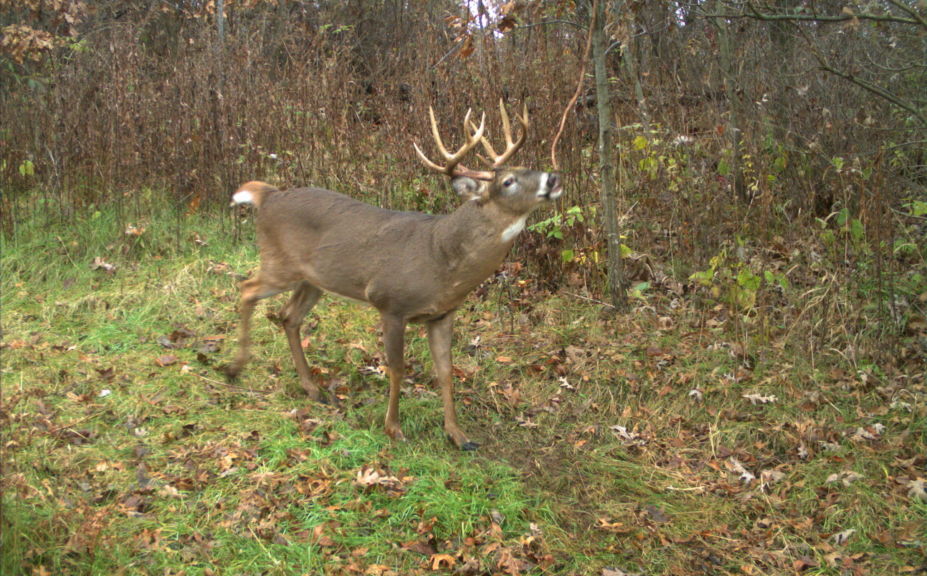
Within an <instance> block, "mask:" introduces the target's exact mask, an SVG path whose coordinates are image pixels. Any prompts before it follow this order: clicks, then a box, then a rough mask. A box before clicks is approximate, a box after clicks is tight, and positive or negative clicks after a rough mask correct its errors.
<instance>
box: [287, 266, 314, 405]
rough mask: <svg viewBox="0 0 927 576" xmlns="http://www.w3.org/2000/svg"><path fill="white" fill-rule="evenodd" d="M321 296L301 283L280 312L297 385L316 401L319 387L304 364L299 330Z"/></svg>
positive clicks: (304, 358)
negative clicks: (297, 380) (296, 376)
mask: <svg viewBox="0 0 927 576" xmlns="http://www.w3.org/2000/svg"><path fill="white" fill-rule="evenodd" d="M321 295H322V291H321V290H320V289H319V288H317V287H316V286H313V285H312V284H309V283H308V282H303V283H302V284H300V285H299V286H298V287H297V288H296V291H295V292H294V293H293V297H292V298H290V301H289V302H287V303H286V305H285V306H284V307H283V308H282V309H281V310H280V318H281V319H282V320H283V330H284V332H286V339H287V342H288V343H289V344H290V354H292V355H293V363H294V364H296V373H297V374H299V384H300V386H302V388H303V390H305V391H306V394H308V395H309V397H310V398H312V399H313V400H316V401H318V400H319V386H318V384H317V383H316V382H315V380H314V379H313V378H312V374H311V373H310V372H309V364H307V363H306V355H305V353H304V352H303V347H302V342H301V340H300V335H299V330H300V327H301V326H302V323H303V319H305V317H306V315H307V314H308V313H309V311H310V310H312V307H313V306H315V304H316V302H318V301H319V297H320V296H321Z"/></svg>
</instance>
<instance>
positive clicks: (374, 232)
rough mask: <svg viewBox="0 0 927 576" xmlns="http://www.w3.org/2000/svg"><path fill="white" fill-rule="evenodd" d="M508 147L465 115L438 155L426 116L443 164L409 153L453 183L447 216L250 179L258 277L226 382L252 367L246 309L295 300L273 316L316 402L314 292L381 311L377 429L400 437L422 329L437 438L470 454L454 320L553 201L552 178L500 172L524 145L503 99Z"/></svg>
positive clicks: (238, 198) (246, 200) (247, 191)
mask: <svg viewBox="0 0 927 576" xmlns="http://www.w3.org/2000/svg"><path fill="white" fill-rule="evenodd" d="M500 110H501V118H502V128H503V135H504V137H505V142H506V149H505V151H504V152H502V153H501V154H498V153H496V151H495V149H494V148H493V146H492V144H490V142H489V141H488V139H487V138H486V137H485V136H484V132H485V126H486V115H485V114H484V115H483V117H482V120H481V121H480V125H479V127H476V126H475V125H474V123H473V122H471V121H470V112H467V115H466V117H465V118H464V122H463V132H464V138H465V141H464V143H463V145H462V146H461V147H460V148H459V149H458V150H457V151H456V152H454V153H451V152H449V151H448V150H447V148H445V146H444V143H443V141H442V139H441V135H440V132H439V129H438V124H437V121H436V120H435V116H434V111H433V110H429V115H430V118H431V131H432V135H433V137H434V140H435V144H436V146H437V148H438V150H439V151H440V153H441V155H442V156H443V162H442V163H441V164H439V163H436V162H433V161H431V160H429V159H428V157H427V156H426V155H425V154H424V153H423V152H422V151H421V149H420V148H419V147H418V145H417V144H413V146H414V148H415V152H416V154H418V156H419V157H420V158H421V160H422V161H423V162H424V163H425V165H426V166H428V167H429V168H431V169H432V170H435V171H437V172H440V173H441V174H443V175H446V176H448V177H450V178H451V185H452V187H453V188H454V190H456V191H457V193H458V194H460V195H461V196H463V197H464V198H465V199H466V201H465V202H463V203H462V204H461V206H460V207H459V208H457V209H456V210H455V211H454V212H452V213H450V214H447V215H431V214H422V213H416V212H396V211H392V210H385V209H382V208H378V207H375V206H371V205H369V204H365V203H363V202H359V201H357V200H354V199H352V198H350V197H348V196H345V195H342V194H338V193H336V192H331V191H329V190H323V189H319V188H300V189H294V190H278V189H277V188H275V187H273V186H271V185H269V184H266V183H263V182H248V183H246V184H244V185H242V186H241V188H239V189H238V191H236V192H235V194H234V195H233V196H232V205H237V204H252V205H253V206H255V207H256V208H257V224H256V226H257V242H258V247H259V251H260V269H259V271H258V272H257V274H256V275H254V276H253V277H252V278H250V279H247V280H245V281H244V282H242V284H241V303H240V313H241V321H240V325H239V330H240V336H239V350H238V354H237V355H236V357H235V359H234V361H233V362H232V364H231V365H230V366H229V367H228V368H227V374H228V375H229V376H230V377H232V378H234V377H236V376H237V375H238V374H239V373H240V372H241V370H242V369H243V368H244V366H245V364H246V363H247V362H248V359H249V344H250V337H249V332H250V322H251V315H252V312H253V311H254V307H255V304H256V303H257V302H258V301H259V300H261V299H263V298H268V297H270V296H274V295H276V294H280V293H282V292H287V291H293V295H292V297H291V298H290V300H289V302H288V303H287V304H286V305H284V307H283V308H282V309H281V311H280V314H279V317H280V318H281V319H282V324H283V329H284V332H285V333H286V337H287V340H288V342H289V346H290V352H291V353H292V356H293V361H294V362H295V364H296V372H297V373H298V375H299V381H300V385H301V386H302V387H303V389H304V390H305V391H306V392H307V394H308V395H309V397H310V398H312V399H313V400H316V401H318V400H320V390H319V385H318V383H316V381H315V380H314V379H313V377H312V373H311V372H310V370H309V366H308V364H307V363H306V358H305V355H304V353H303V349H302V345H301V342H300V326H301V324H302V322H303V319H304V318H305V316H306V314H308V313H309V311H310V310H311V309H312V307H313V306H314V305H315V304H316V302H318V300H319V297H320V296H321V295H322V292H323V291H327V292H332V293H334V294H337V295H340V296H344V297H347V298H350V299H354V300H359V301H361V302H367V303H369V304H371V305H373V306H374V307H375V308H376V309H377V310H378V311H379V313H380V317H381V319H382V322H383V341H384V344H385V348H386V363H387V372H388V375H389V403H388V405H387V409H386V424H385V430H386V433H387V435H388V436H390V437H391V438H393V439H396V440H402V439H403V434H402V429H401V427H400V424H399V396H400V387H401V386H402V382H403V370H404V356H403V348H404V339H405V338H404V337H405V329H406V325H407V324H409V323H424V324H425V326H426V328H427V333H428V345H429V348H430V350H431V356H432V360H433V363H434V370H435V377H436V379H437V382H438V384H439V387H440V389H441V397H442V401H443V404H444V431H445V433H446V434H447V436H448V437H449V438H450V440H451V441H452V442H453V443H454V444H455V445H456V446H457V447H458V448H460V449H463V450H475V449H476V448H477V447H478V446H479V444H477V443H476V442H473V441H471V440H470V439H469V438H468V436H467V434H466V433H465V432H464V431H463V430H462V429H461V427H460V426H459V425H458V423H457V415H456V411H455V408H454V383H453V379H452V375H451V339H452V333H453V322H454V311H455V310H456V309H457V307H458V306H460V304H461V302H463V300H464V299H465V298H466V297H467V295H468V294H469V293H470V292H472V291H473V290H474V289H475V288H477V287H478V286H479V285H480V284H481V283H482V282H483V281H484V280H485V279H486V278H488V277H489V276H490V275H491V274H492V273H493V272H494V271H495V270H496V269H497V268H498V267H499V266H500V265H501V264H502V261H503V259H504V258H505V255H506V254H507V253H508V251H509V249H510V248H511V247H512V244H513V243H514V241H515V238H516V237H517V236H518V234H519V233H520V232H521V231H522V230H523V229H524V227H525V221H526V219H527V218H528V215H529V214H530V213H531V212H532V211H533V210H535V209H536V208H538V207H539V206H541V205H543V204H547V203H549V202H551V201H553V200H555V199H556V198H558V197H559V196H560V194H561V193H562V191H563V188H562V185H561V178H560V177H559V176H558V175H557V174H556V173H550V172H539V171H535V170H528V169H526V168H508V167H506V163H507V162H508V160H509V159H510V158H511V157H512V155H513V154H515V152H516V151H517V150H518V149H519V148H520V147H521V146H522V145H523V144H524V142H525V137H526V135H527V132H528V127H529V122H528V109H527V107H525V108H524V110H523V112H522V114H521V115H518V114H516V119H517V120H518V122H519V124H520V125H521V130H520V134H519V136H518V139H517V140H515V141H513V138H512V128H511V122H510V119H509V116H508V114H507V113H506V111H505V107H504V106H503V105H502V103H501V102H500ZM480 143H481V144H482V146H483V148H484V150H485V152H486V154H487V157H486V160H487V161H489V162H491V168H490V170H486V171H477V170H470V169H468V168H465V167H464V166H463V165H462V164H461V161H462V160H463V159H464V157H465V156H466V155H467V154H468V153H469V152H470V151H471V150H473V149H474V147H476V145H477V144H480Z"/></svg>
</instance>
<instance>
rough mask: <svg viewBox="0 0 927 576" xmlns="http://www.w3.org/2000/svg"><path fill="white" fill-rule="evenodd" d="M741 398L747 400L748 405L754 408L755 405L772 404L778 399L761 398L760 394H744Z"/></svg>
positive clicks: (772, 397)
mask: <svg viewBox="0 0 927 576" xmlns="http://www.w3.org/2000/svg"><path fill="white" fill-rule="evenodd" d="M743 397H744V398H746V399H747V400H749V401H750V404H753V405H754V406H756V405H757V404H772V403H774V402H776V401H777V400H778V399H779V398H777V397H776V396H775V395H770V396H763V395H762V394H744V395H743Z"/></svg>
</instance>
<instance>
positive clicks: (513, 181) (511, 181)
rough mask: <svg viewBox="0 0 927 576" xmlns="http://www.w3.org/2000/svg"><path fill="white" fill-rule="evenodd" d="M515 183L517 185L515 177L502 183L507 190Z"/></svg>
mask: <svg viewBox="0 0 927 576" xmlns="http://www.w3.org/2000/svg"><path fill="white" fill-rule="evenodd" d="M514 183H515V177H514V176H509V177H508V178H506V179H505V180H503V181H502V185H503V186H504V187H506V188H509V187H511V186H512V184H514Z"/></svg>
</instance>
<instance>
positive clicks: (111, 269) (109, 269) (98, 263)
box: [90, 256, 116, 274]
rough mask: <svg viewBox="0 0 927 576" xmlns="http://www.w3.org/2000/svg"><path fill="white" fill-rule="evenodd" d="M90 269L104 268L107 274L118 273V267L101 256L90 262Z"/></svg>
mask: <svg viewBox="0 0 927 576" xmlns="http://www.w3.org/2000/svg"><path fill="white" fill-rule="evenodd" d="M90 269H91V270H102V271H104V272H106V273H107V274H115V273H116V267H115V266H113V265H112V264H110V263H109V262H107V261H106V260H104V259H103V258H101V257H99V256H97V257H96V258H94V259H93V262H92V263H91V264H90Z"/></svg>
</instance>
